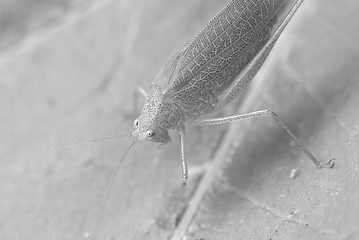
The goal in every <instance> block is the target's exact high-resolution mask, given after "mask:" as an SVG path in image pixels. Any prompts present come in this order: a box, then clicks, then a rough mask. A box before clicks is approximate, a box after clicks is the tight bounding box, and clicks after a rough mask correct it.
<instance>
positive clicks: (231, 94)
mask: <svg viewBox="0 0 359 240" xmlns="http://www.w3.org/2000/svg"><path fill="white" fill-rule="evenodd" d="M302 2H303V0H298V1H297V2H296V3H295V5H294V6H293V7H292V9H291V10H290V12H289V13H288V15H287V16H286V17H285V19H284V20H283V21H282V23H281V24H280V25H279V27H278V28H277V30H276V31H275V32H274V33H273V35H272V36H271V38H270V39H269V40H268V42H267V43H266V44H265V45H264V46H263V48H262V49H261V50H260V51H259V52H258V53H257V54H256V56H255V57H254V58H253V59H252V60H251V61H250V62H249V63H248V64H247V65H246V67H245V68H244V69H243V70H242V71H241V73H240V74H239V75H238V77H237V79H236V80H234V83H233V84H232V85H231V86H230V88H229V89H228V90H227V91H226V92H225V93H224V95H223V97H221V101H220V103H219V104H218V105H217V106H216V109H215V110H214V111H216V110H219V109H222V108H223V107H224V106H225V105H227V104H228V103H229V102H230V101H232V100H233V99H234V98H235V97H236V96H237V95H238V94H239V92H240V91H241V90H242V89H244V88H245V87H246V86H247V84H248V83H249V82H250V81H251V80H252V79H253V77H254V76H255V75H256V73H257V72H258V70H259V69H260V68H261V66H262V65H263V63H264V61H265V60H266V58H267V57H268V55H269V53H270V52H271V50H272V48H273V46H274V44H275V43H276V41H277V40H278V38H279V36H280V35H281V33H282V32H283V30H284V28H285V27H286V26H287V24H288V22H289V21H290V19H291V18H292V17H293V15H294V14H295V12H296V11H297V9H298V8H299V6H300V4H301V3H302Z"/></svg>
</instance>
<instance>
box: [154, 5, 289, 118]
mask: <svg viewBox="0 0 359 240" xmlns="http://www.w3.org/2000/svg"><path fill="white" fill-rule="evenodd" d="M286 2H287V1H285V0H255V1H253V0H252V1H247V0H244V1H239V0H236V1H232V2H230V3H229V4H228V5H227V6H226V7H225V8H224V9H223V10H222V11H221V12H220V13H218V14H217V16H216V17H215V18H214V19H212V20H211V21H210V22H209V23H208V24H207V25H206V26H205V27H204V28H203V29H202V30H201V31H200V32H199V34H198V35H197V36H196V37H195V38H194V39H193V40H192V41H190V42H189V44H188V45H187V46H186V47H185V48H183V49H182V50H181V51H180V52H179V53H178V54H177V55H176V56H175V57H174V58H173V59H172V60H171V61H170V62H169V63H168V64H167V65H166V66H165V68H164V69H163V70H162V71H161V72H160V74H159V75H158V76H157V78H156V81H155V82H156V83H160V84H161V86H163V87H162V89H163V93H164V101H167V102H174V103H178V104H179V105H181V107H182V108H183V109H184V110H187V111H188V112H189V113H190V114H191V113H193V112H197V113H198V114H203V113H205V112H208V111H210V110H211V108H212V106H213V105H214V104H215V103H216V102H217V101H218V98H219V97H220V95H221V94H222V93H223V92H224V90H225V89H227V88H228V87H229V86H230V85H231V83H232V82H233V81H234V79H235V78H236V76H237V75H238V74H239V73H240V72H241V70H242V69H243V68H244V67H245V66H246V65H247V64H248V62H249V61H250V60H251V59H252V58H253V57H254V56H255V55H256V53H257V52H258V51H259V49H261V48H262V46H263V45H264V44H265V42H266V41H268V39H269V38H270V35H271V30H272V27H273V25H274V23H275V20H276V19H275V16H276V15H277V14H278V12H279V10H280V9H281V8H282V6H283V5H284V4H285V3H286Z"/></svg>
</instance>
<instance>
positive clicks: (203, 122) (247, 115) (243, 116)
mask: <svg viewBox="0 0 359 240" xmlns="http://www.w3.org/2000/svg"><path fill="white" fill-rule="evenodd" d="M264 116H271V117H272V118H273V119H274V120H275V121H276V122H277V123H278V124H279V125H280V126H281V127H282V128H283V129H284V131H285V132H286V133H288V134H289V136H290V137H291V138H292V139H293V140H294V141H295V142H296V144H297V145H298V146H299V148H300V149H302V151H303V152H304V153H305V154H306V155H307V156H308V157H309V158H310V159H311V160H312V161H313V163H314V164H315V165H316V166H317V167H318V168H322V166H323V164H322V163H321V162H319V161H318V160H317V159H316V158H315V157H314V156H313V154H312V153H311V152H310V151H309V150H308V149H307V148H306V147H305V146H304V145H303V144H302V143H301V142H300V141H299V140H298V139H297V137H296V136H295V135H294V134H293V132H292V131H291V130H290V129H289V128H288V126H287V125H286V124H285V123H284V122H283V121H282V120H281V119H280V118H279V117H278V115H277V114H276V113H274V112H272V111H271V110H259V111H255V112H250V113H244V114H239V115H235V116H230V117H223V118H213V119H205V120H196V121H194V122H193V123H194V124H196V125H218V124H225V123H230V122H233V121H238V120H244V119H249V118H256V117H264Z"/></svg>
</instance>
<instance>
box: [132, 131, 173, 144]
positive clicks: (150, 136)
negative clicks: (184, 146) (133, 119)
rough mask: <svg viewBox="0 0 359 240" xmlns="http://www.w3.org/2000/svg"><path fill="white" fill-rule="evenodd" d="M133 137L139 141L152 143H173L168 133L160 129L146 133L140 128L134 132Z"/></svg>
mask: <svg viewBox="0 0 359 240" xmlns="http://www.w3.org/2000/svg"><path fill="white" fill-rule="evenodd" d="M131 136H132V137H134V138H136V139H137V140H138V141H141V140H144V139H146V140H149V141H152V142H160V143H162V144H166V143H170V142H171V137H170V136H169V134H168V131H167V130H165V129H162V128H159V127H156V128H153V129H148V130H146V131H143V130H142V131H141V129H140V128H136V129H135V130H134V131H133V132H132V134H131Z"/></svg>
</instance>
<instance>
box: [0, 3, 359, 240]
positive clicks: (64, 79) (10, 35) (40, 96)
mask: <svg viewBox="0 0 359 240" xmlns="http://www.w3.org/2000/svg"><path fill="white" fill-rule="evenodd" d="M228 2H229V1H219V0H206V1H204V0H196V1H190V0H184V1H178V0H157V1H154V0H148V1H139V0H131V1H128V0H102V1H99V0H92V1H88V0H87V1H83V0H51V1H49V0H0V119H1V124H0V239H6V240H7V239H9V240H10V239H11V240H12V239H46V240H48V239H180V238H181V237H182V236H186V237H187V239H224V240H226V239H238V236H240V237H241V238H242V239H269V238H271V239H359V229H358V227H357V219H358V217H359V208H358V207H357V206H358V204H357V203H358V201H359V193H358V190H357V189H358V188H357V186H358V179H359V178H358V167H357V166H358V165H357V162H358V131H359V127H358V126H359V125H358V119H359V118H358V117H359V111H358V110H357V103H358V101H359V99H358V98H359V97H358V96H359V94H357V93H358V91H359V79H358V78H359V77H358V76H359V75H358V73H359V69H358V66H359V49H358V46H357V43H358V41H359V35H358V31H357V29H358V27H359V17H358V15H357V12H358V10H359V3H357V2H356V1H350V0H344V1H334V0H329V1H328V0H312V1H305V2H304V3H303V4H302V6H301V7H300V9H299V11H298V12H297V13H296V15H295V16H294V18H293V19H292V21H291V22H290V23H289V25H288V27H287V28H286V30H285V32H284V33H283V34H282V36H281V38H280V40H279V41H278V44H277V45H276V47H275V49H274V50H273V52H272V54H271V56H270V57H269V59H268V61H267V62H266V64H265V65H264V67H263V68H262V70H261V71H260V72H259V73H258V75H257V76H256V79H255V80H254V82H253V84H252V86H251V89H250V92H249V93H247V95H248V96H247V97H246V98H245V99H246V100H245V101H244V104H243V101H242V104H241V103H240V102H239V101H237V102H234V103H233V104H231V105H230V106H229V107H228V108H227V109H226V110H225V111H223V112H221V113H219V115H222V116H225V115H230V114H233V113H238V112H246V111H251V110H258V109H266V108H270V109H272V110H274V111H276V112H277V113H278V114H279V116H281V117H282V118H283V120H284V121H285V122H286V123H287V124H288V125H289V126H290V128H291V129H292V130H293V131H294V132H295V134H296V135H297V136H298V137H299V139H300V140H302V141H303V143H304V144H305V145H306V146H307V147H308V148H309V149H310V150H311V151H312V152H313V154H314V155H315V156H317V157H318V158H319V159H320V160H321V161H323V162H326V161H327V160H329V159H331V158H335V159H336V166H335V168H334V169H332V170H327V169H324V170H321V171H318V170H317V169H315V167H314V166H313V164H312V163H311V162H310V160H308V159H307V158H306V156H305V155H303V154H302V153H301V151H300V150H299V149H298V148H297V147H296V146H295V145H294V144H293V142H292V141H291V140H290V138H289V137H288V136H287V135H286V134H285V133H283V131H282V130H281V129H280V128H279V127H277V126H276V124H275V123H274V122H273V121H271V120H270V119H258V120H250V121H246V122H243V123H238V124H232V125H231V126H229V127H228V128H227V126H221V127H189V128H188V130H189V131H188V132H189V133H188V135H187V142H188V145H189V148H188V161H189V165H190V166H189V167H190V182H189V185H188V187H187V188H186V190H181V186H180V182H181V165H180V151H179V145H178V144H179V143H178V139H177V135H176V134H173V142H172V144H170V145H168V146H165V147H163V148H162V149H160V150H158V149H156V145H155V144H153V143H149V142H141V143H138V144H136V145H135V146H134V147H133V149H132V151H130V153H129V154H128V155H127V157H126V160H125V162H124V164H123V165H122V166H121V169H120V170H119V172H118V175H117V178H116V180H115V182H114V185H113V187H112V189H111V193H110V195H109V198H108V200H107V201H106V203H105V204H103V200H102V199H103V196H104V193H105V191H106V188H107V186H108V183H109V179H110V177H111V175H112V174H113V173H114V171H115V170H116V163H118V161H119V160H120V159H121V158H122V156H123V154H124V153H125V151H126V150H127V148H128V146H129V145H130V143H131V140H130V139H126V138H122V139H118V140H115V141H99V142H96V143H91V144H81V145H74V146H71V147H67V148H61V149H57V150H55V151H47V150H46V151H41V150H42V149H47V148H49V147H52V146H59V145H62V144H67V143H74V142H78V141H84V140H88V139H96V138H102V137H109V136H117V135H123V134H126V133H129V131H130V130H129V129H132V121H133V119H134V118H136V117H137V115H138V114H139V112H140V108H141V104H142V103H143V98H142V96H140V95H138V94H137V93H136V87H137V86H140V87H143V88H144V89H147V88H148V87H149V85H150V83H151V82H152V81H153V79H154V77H155V75H156V73H157V72H158V71H159V69H160V68H161V67H162V66H163V65H164V64H165V63H166V62H167V61H168V60H169V59H170V58H171V56H173V54H175V53H176V52H177V51H178V50H179V49H180V48H181V47H183V46H184V44H185V43H186V42H187V41H188V40H189V39H191V38H192V37H193V36H194V35H195V34H196V33H197V32H198V31H199V30H200V29H201V27H203V26H204V25H205V24H206V23H207V22H208V21H209V20H210V19H211V18H212V17H213V16H214V15H215V14H216V13H217V12H219V11H220V10H221V9H222V8H223V7H224V6H225V5H226V4H227V3H228ZM240 100H243V98H241V99H240ZM293 169H298V172H300V174H299V176H297V177H296V178H294V179H293V178H290V173H291V171H292V170H293ZM103 205H105V207H103ZM101 212H103V214H102V215H103V216H102V217H101V218H100V217H99V216H100V215H101Z"/></svg>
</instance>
